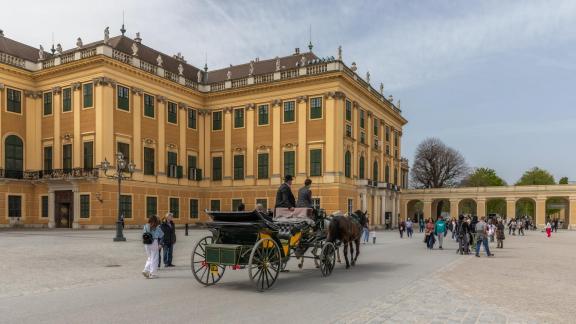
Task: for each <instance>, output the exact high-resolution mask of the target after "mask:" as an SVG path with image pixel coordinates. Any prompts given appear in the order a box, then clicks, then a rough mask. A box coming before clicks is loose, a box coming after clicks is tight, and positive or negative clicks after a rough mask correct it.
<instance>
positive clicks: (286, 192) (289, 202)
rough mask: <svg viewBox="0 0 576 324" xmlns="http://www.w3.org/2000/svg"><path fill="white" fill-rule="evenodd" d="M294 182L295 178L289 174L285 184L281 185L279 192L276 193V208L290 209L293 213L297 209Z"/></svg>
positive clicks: (285, 178)
mask: <svg viewBox="0 0 576 324" xmlns="http://www.w3.org/2000/svg"><path fill="white" fill-rule="evenodd" d="M292 180H293V178H292V176H291V175H289V174H287V175H286V176H285V177H284V183H283V184H281V185H280V188H278V192H276V205H275V206H274V208H288V209H289V210H290V211H293V210H294V207H296V200H295V199H294V194H292V189H291V187H292Z"/></svg>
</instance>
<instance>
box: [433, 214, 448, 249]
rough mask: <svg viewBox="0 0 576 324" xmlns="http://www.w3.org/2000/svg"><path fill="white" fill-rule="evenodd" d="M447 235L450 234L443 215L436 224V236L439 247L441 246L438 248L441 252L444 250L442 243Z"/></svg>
mask: <svg viewBox="0 0 576 324" xmlns="http://www.w3.org/2000/svg"><path fill="white" fill-rule="evenodd" d="M446 233H448V228H447V226H446V222H445V221H444V218H443V217H442V215H440V216H438V220H436V224H435V225H434V234H436V236H438V246H439V247H438V248H439V249H440V250H442V249H443V247H442V242H443V241H444V237H445V236H446Z"/></svg>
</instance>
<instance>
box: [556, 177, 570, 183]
mask: <svg viewBox="0 0 576 324" xmlns="http://www.w3.org/2000/svg"><path fill="white" fill-rule="evenodd" d="M558 184H568V177H562V178H560V181H558Z"/></svg>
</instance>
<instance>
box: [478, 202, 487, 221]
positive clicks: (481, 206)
mask: <svg viewBox="0 0 576 324" xmlns="http://www.w3.org/2000/svg"><path fill="white" fill-rule="evenodd" d="M476 215H477V216H478V218H480V217H482V216H484V217H486V199H485V198H476Z"/></svg>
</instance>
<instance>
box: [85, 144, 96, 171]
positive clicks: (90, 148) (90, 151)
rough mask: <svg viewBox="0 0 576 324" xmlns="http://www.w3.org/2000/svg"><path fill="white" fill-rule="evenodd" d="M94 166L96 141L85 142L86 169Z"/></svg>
mask: <svg viewBox="0 0 576 324" xmlns="http://www.w3.org/2000/svg"><path fill="white" fill-rule="evenodd" d="M93 168H94V142H84V169H93Z"/></svg>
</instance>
